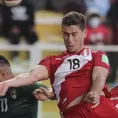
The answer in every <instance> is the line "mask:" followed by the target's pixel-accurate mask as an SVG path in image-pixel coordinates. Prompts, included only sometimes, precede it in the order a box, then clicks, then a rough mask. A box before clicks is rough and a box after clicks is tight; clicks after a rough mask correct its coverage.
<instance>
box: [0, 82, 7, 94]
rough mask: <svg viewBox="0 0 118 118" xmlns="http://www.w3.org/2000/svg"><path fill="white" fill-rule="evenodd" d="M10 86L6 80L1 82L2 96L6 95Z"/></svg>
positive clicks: (0, 91)
mask: <svg viewBox="0 0 118 118" xmlns="http://www.w3.org/2000/svg"><path fill="white" fill-rule="evenodd" d="M8 88H9V86H8V85H7V83H6V82H1V83H0V96H4V95H5V94H6V92H7V90H8Z"/></svg>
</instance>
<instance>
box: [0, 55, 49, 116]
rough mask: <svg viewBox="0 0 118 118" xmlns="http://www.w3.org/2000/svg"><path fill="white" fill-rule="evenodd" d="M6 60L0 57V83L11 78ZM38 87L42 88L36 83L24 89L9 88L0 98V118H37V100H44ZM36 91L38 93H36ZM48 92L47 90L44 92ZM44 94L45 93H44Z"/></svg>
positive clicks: (10, 71) (11, 74)
mask: <svg viewBox="0 0 118 118" xmlns="http://www.w3.org/2000/svg"><path fill="white" fill-rule="evenodd" d="M13 77H14V75H13V73H12V70H11V67H10V64H9V62H8V60H7V59H6V58H5V57H3V56H1V55H0V81H1V82H2V81H5V80H9V79H11V78H13ZM39 87H43V89H44V90H45V88H44V86H43V85H41V84H39V83H36V84H32V85H29V86H25V87H19V88H10V89H9V90H8V91H7V93H6V95H4V96H1V97H0V118H37V108H38V100H37V99H36V98H37V95H38V96H39V95H40V99H41V100H42V99H43V100H46V97H45V95H43V92H42V91H41V89H39ZM36 91H38V92H37V93H36ZM45 91H46V92H48V90H45ZM46 92H45V93H46Z"/></svg>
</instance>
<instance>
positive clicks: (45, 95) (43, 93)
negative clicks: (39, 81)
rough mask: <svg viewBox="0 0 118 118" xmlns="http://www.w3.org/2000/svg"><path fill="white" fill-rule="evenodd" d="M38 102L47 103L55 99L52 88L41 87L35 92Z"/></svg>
mask: <svg viewBox="0 0 118 118" xmlns="http://www.w3.org/2000/svg"><path fill="white" fill-rule="evenodd" d="M33 94H34V96H35V98H36V99H37V100H41V101H45V100H48V99H51V98H52V97H54V93H53V92H52V89H51V88H45V87H40V88H39V89H36V90H35V91H34V92H33Z"/></svg>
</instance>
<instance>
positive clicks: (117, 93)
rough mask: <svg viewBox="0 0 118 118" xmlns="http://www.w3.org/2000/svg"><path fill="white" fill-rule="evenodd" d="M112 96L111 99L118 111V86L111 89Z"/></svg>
mask: <svg viewBox="0 0 118 118" xmlns="http://www.w3.org/2000/svg"><path fill="white" fill-rule="evenodd" d="M110 94H111V98H110V99H111V100H112V101H113V103H114V105H115V107H116V108H117V109H118V86H116V87H114V88H113V89H111V91H110Z"/></svg>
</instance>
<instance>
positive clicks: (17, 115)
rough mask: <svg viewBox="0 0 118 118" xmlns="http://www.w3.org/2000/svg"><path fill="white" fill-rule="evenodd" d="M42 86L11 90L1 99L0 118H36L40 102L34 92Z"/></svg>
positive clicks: (35, 85)
mask: <svg viewBox="0 0 118 118" xmlns="http://www.w3.org/2000/svg"><path fill="white" fill-rule="evenodd" d="M41 86H42V85H41V84H39V83H37V84H33V85H30V86H25V87H19V88H10V89H9V90H8V92H7V94H6V95H5V96H2V97H0V118H36V117H37V108H38V101H37V100H36V99H35V98H34V96H33V94H32V93H33V91H34V90H35V89H37V88H39V87H41Z"/></svg>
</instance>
